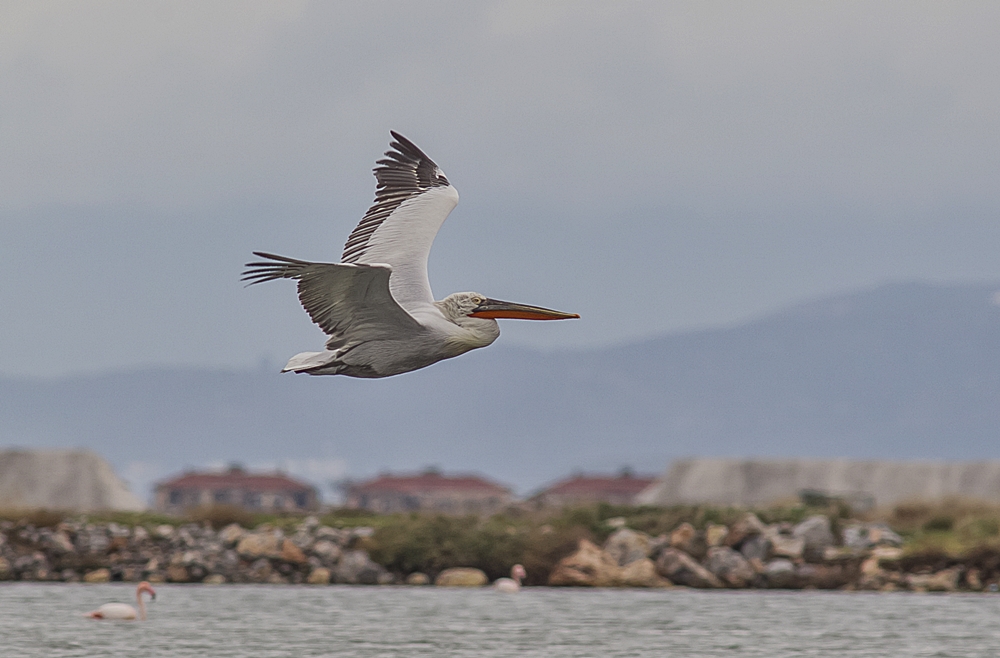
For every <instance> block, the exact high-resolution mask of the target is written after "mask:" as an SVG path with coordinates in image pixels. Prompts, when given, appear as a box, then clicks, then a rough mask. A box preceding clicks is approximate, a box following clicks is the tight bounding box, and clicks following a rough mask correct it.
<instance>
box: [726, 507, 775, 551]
mask: <svg viewBox="0 0 1000 658" xmlns="http://www.w3.org/2000/svg"><path fill="white" fill-rule="evenodd" d="M766 529H767V526H766V525H764V522H763V521H761V520H760V519H759V518H758V517H757V515H756V514H754V513H752V512H747V513H746V514H744V515H743V517H742V518H740V520H738V521H737V522H736V523H734V524H733V525H731V526H729V533H728V534H727V535H726V545H727V546H730V547H731V548H736V549H738V548H740V546H742V545H743V542H745V541H746V540H747V539H750V538H751V537H756V536H757V535H762V534H764V531H765V530H766Z"/></svg>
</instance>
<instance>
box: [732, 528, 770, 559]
mask: <svg viewBox="0 0 1000 658" xmlns="http://www.w3.org/2000/svg"><path fill="white" fill-rule="evenodd" d="M740 553H742V554H743V557H745V558H746V559H747V560H759V561H760V562H761V563H764V562H767V561H768V560H770V559H771V540H770V539H768V538H767V537H765V536H764V535H754V536H752V537H750V538H748V539H745V540H744V541H743V543H742V545H741V546H740Z"/></svg>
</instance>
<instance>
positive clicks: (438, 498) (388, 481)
mask: <svg viewBox="0 0 1000 658" xmlns="http://www.w3.org/2000/svg"><path fill="white" fill-rule="evenodd" d="M346 494H347V495H346V498H347V500H346V502H345V505H346V506H347V507H353V508H356V509H365V510H370V511H372V512H379V513H382V514H391V513H395V512H413V511H430V512H442V513H445V514H492V513H494V512H498V511H500V510H501V509H503V508H504V507H506V506H507V505H509V504H510V503H511V502H512V501H513V494H512V492H511V490H510V489H508V488H507V487H504V486H502V485H499V484H497V483H495V482H490V481H489V480H486V479H484V478H481V477H479V476H476V475H456V476H445V475H442V474H441V473H438V472H437V471H434V470H428V471H424V472H423V473H420V474H419V475H390V474H382V475H379V476H378V477H376V478H374V479H371V480H367V481H365V482H359V483H357V484H352V485H349V486H348V487H347V490H346Z"/></svg>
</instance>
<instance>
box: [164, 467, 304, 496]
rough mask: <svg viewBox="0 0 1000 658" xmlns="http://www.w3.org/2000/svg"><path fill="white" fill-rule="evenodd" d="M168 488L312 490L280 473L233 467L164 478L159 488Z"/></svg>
mask: <svg viewBox="0 0 1000 658" xmlns="http://www.w3.org/2000/svg"><path fill="white" fill-rule="evenodd" d="M159 487H166V488H168V489H242V490H243V491H310V490H311V489H312V487H311V486H309V485H308V484H304V483H302V482H299V481H298V480H293V479H292V478H290V477H288V476H286V475H282V474H280V473H273V474H267V473H256V474H254V473H247V472H246V471H244V470H242V469H238V468H231V469H229V470H228V471H225V472H222V473H196V472H194V473H184V474H183V475H180V476H178V477H175V478H172V479H169V480H164V481H163V482H160V483H159V484H157V488H159Z"/></svg>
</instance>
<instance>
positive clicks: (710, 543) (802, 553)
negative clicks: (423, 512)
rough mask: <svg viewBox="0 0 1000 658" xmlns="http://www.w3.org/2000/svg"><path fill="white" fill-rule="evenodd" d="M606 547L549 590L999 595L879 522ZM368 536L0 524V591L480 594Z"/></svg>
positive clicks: (691, 530)
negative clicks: (205, 588)
mask: <svg viewBox="0 0 1000 658" xmlns="http://www.w3.org/2000/svg"><path fill="white" fill-rule="evenodd" d="M607 523H608V524H609V525H610V526H612V527H615V528H616V529H615V530H614V531H613V532H612V533H611V534H610V536H608V537H607V539H606V541H605V542H604V543H603V545H601V546H599V545H597V544H595V543H593V542H591V541H588V540H586V539H582V540H580V542H579V544H578V545H577V548H576V551H575V552H573V553H572V554H570V555H567V556H565V557H563V558H562V559H561V560H559V561H558V563H557V564H556V565H555V567H554V568H553V569H552V571H551V573H550V574H549V578H548V584H549V585H552V586H584V587H673V586H685V587H694V588H704V589H724V588H728V589H741V588H766V589H841V590H876V591H895V590H907V591H941V592H954V591H986V592H996V591H997V590H998V586H1000V551H996V550H993V549H983V550H980V551H973V552H972V553H970V554H969V555H966V556H964V557H961V558H956V557H952V556H948V555H945V554H942V553H923V554H908V553H907V552H906V551H904V547H903V540H902V538H901V537H900V536H899V535H897V534H896V533H895V532H893V531H892V530H891V529H890V528H889V527H888V526H886V525H884V524H880V523H864V522H860V521H846V522H840V523H838V524H837V525H838V527H836V528H835V527H834V525H833V524H831V521H830V518H829V517H827V516H822V515H816V516H811V517H809V518H807V519H805V520H804V521H802V522H801V523H798V524H795V525H793V524H789V523H776V524H765V523H763V522H762V521H761V520H760V519H759V518H758V517H757V516H756V515H754V514H752V513H747V514H745V515H743V516H742V517H741V518H740V519H739V520H738V521H736V522H735V523H733V524H731V525H729V526H725V525H716V524H711V523H709V524H708V525H706V526H705V527H704V528H702V529H696V528H695V527H694V526H692V525H691V524H689V523H681V524H679V525H678V526H677V527H676V528H675V529H674V530H673V531H672V532H670V533H666V534H663V535H660V536H658V537H651V536H649V535H647V534H644V533H642V532H640V531H637V530H633V529H630V528H628V527H626V526H625V519H623V518H617V519H609V520H608V521H607ZM374 533H375V530H374V529H373V528H370V527H356V528H334V527H331V526H328V525H323V524H321V523H320V522H319V520H318V519H317V518H315V517H307V518H306V519H304V520H302V521H301V522H299V523H298V524H296V525H295V526H294V527H293V528H291V529H290V530H283V529H281V528H278V527H274V526H269V525H264V526H260V527H257V528H255V529H252V530H248V529H245V528H243V527H241V526H239V525H237V524H235V523H233V524H230V525H228V526H226V527H224V528H222V529H220V530H214V529H213V528H212V527H211V525H209V524H208V523H202V524H197V523H188V524H184V525H180V526H173V525H157V526H153V527H151V528H147V527H146V526H143V525H136V526H133V527H129V526H126V525H123V524H119V523H113V522H110V523H88V522H86V521H85V520H79V521H62V522H61V523H58V524H56V525H54V526H52V527H37V528H36V527H34V526H32V525H30V524H28V525H16V524H14V523H12V522H10V521H5V522H2V523H0V580H6V581H12V580H20V581H56V582H111V581H128V582H135V581H139V580H149V581H150V582H154V583H155V582H172V583H206V584H222V583H271V584H314V585H324V584H330V583H342V584H364V585H389V584H411V585H422V584H430V583H435V584H438V585H458V586H482V585H484V584H486V583H487V582H488V579H487V577H486V574H485V573H483V572H482V571H480V570H478V569H474V568H459V567H461V566H462V565H455V568H450V569H444V570H442V571H441V573H437V574H423V573H409V574H406V573H392V572H390V571H389V570H387V569H386V568H385V567H383V566H382V565H380V564H378V563H377V562H375V561H373V560H372V558H371V557H370V555H369V553H368V551H367V550H365V546H366V542H367V541H368V540H369V539H370V538H371V537H372V536H373V535H374Z"/></svg>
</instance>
